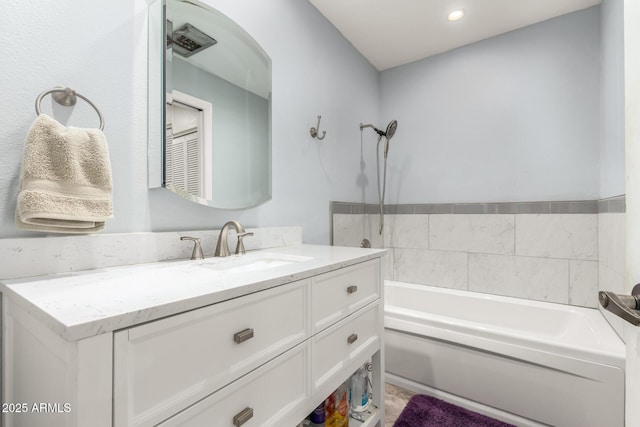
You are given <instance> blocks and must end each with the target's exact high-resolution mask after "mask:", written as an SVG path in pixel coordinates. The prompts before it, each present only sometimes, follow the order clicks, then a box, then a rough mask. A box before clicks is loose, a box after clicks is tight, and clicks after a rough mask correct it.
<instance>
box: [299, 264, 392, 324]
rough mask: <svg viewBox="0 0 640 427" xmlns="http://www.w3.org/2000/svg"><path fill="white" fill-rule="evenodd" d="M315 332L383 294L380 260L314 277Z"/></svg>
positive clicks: (313, 309) (312, 295)
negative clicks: (381, 289) (381, 291)
mask: <svg viewBox="0 0 640 427" xmlns="http://www.w3.org/2000/svg"><path fill="white" fill-rule="evenodd" d="M311 297H312V299H313V307H312V311H313V332H314V333H315V332H319V331H321V330H323V329H325V328H327V327H329V326H331V325H332V324H334V323H336V322H337V321H338V320H340V319H343V318H344V317H345V316H348V315H349V314H351V313H354V312H356V311H357V310H359V309H360V308H362V307H364V306H365V305H367V304H370V303H371V302H373V301H375V300H377V299H378V298H380V261H379V260H377V259H376V260H372V261H367V262H363V263H361V264H356V265H352V266H350V267H346V268H342V269H340V270H337V271H334V272H331V273H326V274H322V275H319V276H316V277H314V278H313V279H312V285H311Z"/></svg>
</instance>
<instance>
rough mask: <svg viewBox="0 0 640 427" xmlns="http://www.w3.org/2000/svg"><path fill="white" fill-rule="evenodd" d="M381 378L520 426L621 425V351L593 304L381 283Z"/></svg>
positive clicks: (622, 411)
mask: <svg viewBox="0 0 640 427" xmlns="http://www.w3.org/2000/svg"><path fill="white" fill-rule="evenodd" d="M384 321H385V359H386V361H385V370H386V378H387V382H389V383H392V384H395V385H399V386H402V387H405V388H408V389H410V390H413V391H416V392H420V393H423V394H429V395H433V396H436V397H439V398H441V399H443V400H447V401H449V402H452V403H455V404H457V405H459V406H463V407H466V408H468V409H471V410H474V411H476V412H480V413H483V414H485V415H489V416H492V417H494V418H497V419H500V420H502V421H505V422H509V423H511V424H515V425H518V426H539V425H552V426H575V427H590V426H593V427H603V426H607V427H617V426H623V425H624V367H625V347H624V344H623V343H622V341H621V340H620V338H618V336H617V335H616V334H615V332H613V330H612V329H611V327H610V326H609V325H608V323H607V322H606V320H605V319H604V317H603V316H602V315H601V314H600V312H599V311H598V310H595V309H588V308H581V307H573V306H567V305H562V304H553V303H545V302H538V301H531V300H524V299H518V298H510V297H502V296H495V295H487V294H480V293H475V292H467V291H459V290H451V289H443V288H436V287H431V286H424V285H414V284H409V283H401V282H393V281H386V282H385V320H384Z"/></svg>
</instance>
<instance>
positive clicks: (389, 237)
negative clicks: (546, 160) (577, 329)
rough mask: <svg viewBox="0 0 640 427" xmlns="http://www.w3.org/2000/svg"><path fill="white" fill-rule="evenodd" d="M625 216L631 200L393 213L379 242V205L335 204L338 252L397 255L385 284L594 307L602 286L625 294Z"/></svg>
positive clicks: (398, 208)
mask: <svg viewBox="0 0 640 427" xmlns="http://www.w3.org/2000/svg"><path fill="white" fill-rule="evenodd" d="M624 207H625V205H624V196H621V197H615V198H611V199H605V200H592V201H572V202H525V203H473V204H411V205H387V206H385V209H384V211H385V229H384V231H383V235H382V236H380V235H378V232H377V225H378V222H379V219H378V218H379V215H378V214H377V212H378V209H379V208H378V206H377V205H365V206H363V205H362V204H358V203H343V202H333V203H332V204H331V212H332V244H334V245H337V246H358V245H359V244H360V241H361V240H362V238H363V236H364V237H366V238H368V239H369V240H371V243H372V246H374V247H386V248H388V249H389V251H388V255H387V257H386V258H387V260H386V262H385V271H384V277H385V279H391V280H398V281H404V282H410V283H418V284H425V285H432V286H442V287H448V288H455V289H462V290H469V291H477V292H484V293H492V294H499V295H506V296H514V297H520V298H528V299H534V300H541V301H549V302H556V303H562V304H571V305H577V306H585V307H593V308H595V307H597V306H598V301H597V291H598V290H599V286H600V287H601V288H602V287H603V286H604V288H606V289H617V288H622V289H623V288H624ZM604 233H606V235H604V236H603V234H604ZM600 257H602V260H601V259H600ZM603 264H604V265H603ZM605 284H606V285H605Z"/></svg>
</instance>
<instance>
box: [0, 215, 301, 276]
mask: <svg viewBox="0 0 640 427" xmlns="http://www.w3.org/2000/svg"><path fill="white" fill-rule="evenodd" d="M247 231H252V232H253V233H254V235H253V236H251V237H247V238H245V239H244V244H245V248H246V250H248V251H250V250H254V249H267V248H274V247H280V246H288V245H295V244H300V243H302V229H301V228H300V227H263V228H255V229H251V228H248V229H247ZM218 234H219V230H199V231H171V232H159V233H123V234H96V235H86V236H63V237H34V238H30V239H28V238H19V239H0V260H1V261H0V280H2V279H13V278H18V277H28V276H40V275H44V274H54V273H64V272H69V271H79V270H89V269H96V268H106V267H114V266H119V265H132V264H140V263H147V262H156V261H165V260H171V259H189V258H190V257H191V251H192V249H193V243H192V242H189V241H181V240H180V237H181V236H192V237H199V238H200V239H201V243H202V249H203V251H204V255H205V257H209V256H212V255H213V251H214V248H215V245H216V242H217V239H218ZM234 236H235V232H234V231H230V232H229V247H230V248H231V250H233V249H234V248H235V237H234Z"/></svg>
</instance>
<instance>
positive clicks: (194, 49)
mask: <svg viewBox="0 0 640 427" xmlns="http://www.w3.org/2000/svg"><path fill="white" fill-rule="evenodd" d="M171 41H172V42H173V51H174V52H175V53H177V54H178V55H181V56H183V57H185V58H188V57H190V56H191V55H194V54H196V53H198V52H201V51H203V50H205V49H206V48H208V47H211V46H213V45H214V44H216V43H218V41H217V40H216V39H214V38H213V37H210V36H208V35H207V34H205V33H203V32H202V31H200V30H199V29H197V28H196V27H194V26H193V25H191V24H184V25H183V26H182V27H180V28H178V29H177V30H175V31H174V32H173V34H172V36H171Z"/></svg>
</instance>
